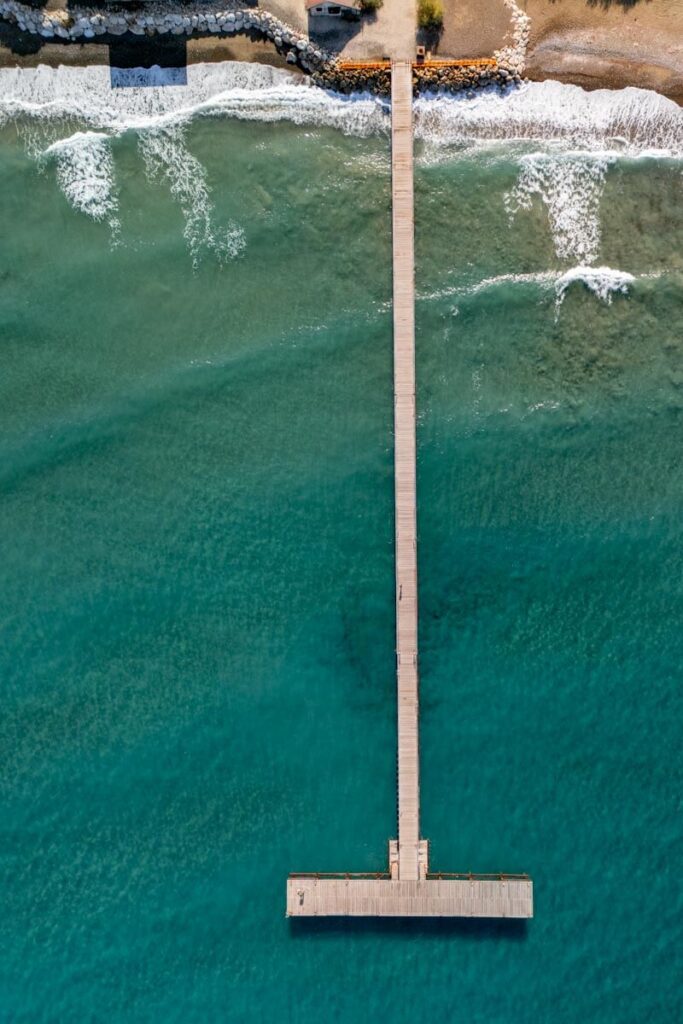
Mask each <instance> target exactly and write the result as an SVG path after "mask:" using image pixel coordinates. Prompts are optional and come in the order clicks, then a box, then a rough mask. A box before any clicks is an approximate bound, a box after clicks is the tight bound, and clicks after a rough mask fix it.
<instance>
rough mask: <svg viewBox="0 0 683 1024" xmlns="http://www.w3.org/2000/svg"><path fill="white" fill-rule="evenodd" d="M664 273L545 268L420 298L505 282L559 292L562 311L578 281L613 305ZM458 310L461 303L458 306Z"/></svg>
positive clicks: (474, 291)
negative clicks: (638, 284)
mask: <svg viewBox="0 0 683 1024" xmlns="http://www.w3.org/2000/svg"><path fill="white" fill-rule="evenodd" d="M659 276H661V275H660V274H659V273H657V272H655V273H649V274H641V275H638V277H636V275H634V274H630V273H629V272H628V271H625V270H616V269H614V268H612V267H593V266H586V265H579V266H576V267H571V269H569V270H565V271H561V270H542V271H536V272H532V273H526V274H498V275H496V276H494V277H485V278H482V280H480V281H475V282H473V283H472V284H469V285H456V286H454V287H452V288H446V289H442V290H440V291H436V292H429V293H423V294H419V295H418V296H417V298H418V300H421V301H433V300H439V299H447V298H453V299H456V300H457V299H466V298H469V297H471V296H475V295H480V294H481V293H483V292H488V291H493V290H496V289H498V288H501V287H503V286H505V285H536V286H537V287H538V288H539V289H540V290H541V291H553V292H554V293H555V309H556V313H557V312H559V309H560V306H561V305H562V303H563V302H564V299H565V296H566V294H567V292H568V290H569V289H570V288H571V287H572V286H573V285H576V284H582V285H583V286H584V287H585V288H586V289H587V290H588V291H589V292H591V293H592V294H593V295H595V296H596V298H598V299H600V301H601V302H604V303H606V304H607V305H611V303H612V300H613V298H614V296H615V295H617V294H620V295H628V293H629V291H630V288H631V286H632V285H634V284H635V282H636V281H637V280H638V279H639V278H640V279H643V280H645V279H647V280H650V279H652V278H657V277H659ZM455 310H456V311H457V306H456V307H455Z"/></svg>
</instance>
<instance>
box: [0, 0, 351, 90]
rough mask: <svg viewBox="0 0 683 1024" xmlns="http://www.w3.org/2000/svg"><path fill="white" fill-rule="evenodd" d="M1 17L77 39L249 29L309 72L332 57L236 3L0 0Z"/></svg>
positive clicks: (46, 34)
mask: <svg viewBox="0 0 683 1024" xmlns="http://www.w3.org/2000/svg"><path fill="white" fill-rule="evenodd" d="M0 18H3V19H4V20H5V21H8V22H11V23H14V24H16V26H17V28H19V29H20V30H21V31H22V32H30V33H32V34H35V35H39V36H42V37H43V38H44V39H63V40H65V41H79V42H83V41H84V40H88V39H94V38H95V37H96V36H98V37H101V36H123V35H125V34H126V33H127V32H130V33H132V34H133V35H136V36H154V35H160V36H162V35H175V36H181V35H186V36H190V35H194V34H197V35H232V34H239V33H246V34H249V33H253V34H254V36H255V37H257V38H259V37H260V38H266V39H270V40H271V42H272V43H273V44H274V46H275V48H276V49H277V50H278V51H279V52H281V53H283V54H284V56H285V58H286V60H287V63H289V64H296V65H298V66H299V67H301V68H303V70H304V71H309V72H313V71H316V70H318V69H321V68H323V67H325V66H327V65H329V64H330V63H332V62H333V59H334V58H333V57H332V55H331V54H329V53H326V52H325V51H324V50H321V49H320V48H319V47H318V46H316V45H315V44H314V43H312V42H311V41H310V39H308V38H307V36H304V35H301V34H300V33H299V32H297V31H296V30H295V29H293V28H290V27H289V25H286V24H285V23H284V22H282V21H280V20H279V19H278V18H275V17H273V16H272V15H271V14H268V12H267V11H261V10H258V9H256V8H253V7H245V6H243V5H241V4H239V3H228V4H225V5H222V6H221V7H220V8H216V7H213V6H209V5H208V4H207V5H204V4H201V5H199V4H192V5H191V6H181V5H178V4H177V3H170V2H169V3H163V2H162V3H152V4H145V6H144V7H143V8H138V9H137V10H126V9H122V8H118V9H117V8H101V7H99V8H98V7H78V6H73V7H69V9H68V10H57V11H43V10H41V9H40V8H34V7H29V6H27V5H26V4H22V3H20V2H18V0H0Z"/></svg>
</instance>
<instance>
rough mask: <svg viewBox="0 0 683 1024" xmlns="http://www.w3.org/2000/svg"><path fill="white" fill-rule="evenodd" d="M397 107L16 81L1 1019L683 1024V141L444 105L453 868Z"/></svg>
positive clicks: (436, 378) (600, 113) (439, 615)
mask: <svg viewBox="0 0 683 1024" xmlns="http://www.w3.org/2000/svg"><path fill="white" fill-rule="evenodd" d="M388 129H389V116H388V108H387V106H386V104H384V103H382V102H380V101H378V100H374V99H370V98H356V99H343V98H339V97H333V96H331V95H328V94H325V93H323V92H320V91H317V90H315V89H313V88H308V87H306V86H305V85H301V84H299V80H298V79H295V78H293V77H290V76H289V75H288V74H287V73H285V72H280V71H274V70H271V69H267V68H259V67H255V66H250V67H249V66H244V65H239V64H232V65H213V66H202V65H199V66H193V67H190V68H189V71H188V83H187V84H186V85H175V86H169V87H165V88H163V87H153V88H145V87H143V86H133V87H122V88H117V89H114V90H112V89H111V87H110V80H109V70H108V69H106V68H90V69H80V70H76V69H65V68H61V69H59V70H56V71H53V70H49V69H47V68H40V69H38V70H36V71H11V70H4V71H0V369H1V372H0V584H1V585H0V645H1V649H0V681H1V690H0V694H1V697H0V699H1V708H2V713H1V715H0V786H1V790H0V792H1V798H0V800H1V803H0V808H1V809H0V893H1V903H0V907H1V912H0V1022H2V1024H48V1022H49V1024H72V1022H73V1024H86V1022H88V1024H90V1022H92V1024H96V1022H107V1024H147V1022H149V1024H162V1022H163V1024H176V1022H177V1024H195V1022H202V1024H214V1022H216V1024H218V1022H230V1024H233V1022H234V1024H238V1022H239V1024H241V1022H245V1024H247V1022H248V1024H252V1022H253V1024H257V1022H268V1024H270V1022H286V1024H300V1022H301V1024H321V1022H322V1024H326V1022H343V1024H361V1022H368V1021H373V1022H374V1021H383V1020H384V1021H388V1022H391V1024H415V1022H417V1021H422V1022H430V1024H441V1022H444V1024H455V1022H458V1024H546V1022H548V1024H587V1022H591V1024H593V1022H594V1024H669V1022H671V1024H680V1022H681V1020H683V985H682V982H681V979H682V978H683V926H682V921H683V895H682V892H681V883H680V876H681V868H682V867H683V825H682V817H681V811H682V807H681V803H682V800H681V794H682V792H683V754H682V753H681V722H682V719H683V690H682V687H681V676H680V666H681V662H682V660H683V629H682V619H683V434H682V429H683V112H682V111H681V109H680V108H679V107H677V106H675V105H674V104H673V103H671V102H669V101H668V100H666V99H663V98H662V97H660V96H657V95H655V94H654V93H647V92H643V91H638V90H634V89H628V90H625V91H623V92H606V91H600V92H595V93H590V94H589V93H584V92H583V91H582V90H580V89H578V88H575V87H572V86H562V85H558V84H555V83H544V84H537V85H529V86H526V87H523V88H522V89H521V90H518V91H517V92H513V93H511V94H509V95H507V96H505V97H503V96H501V95H499V94H497V93H496V94H484V95H481V96H480V97H479V98H477V99H475V100H469V101H468V100H465V99H448V98H445V97H435V98H431V99H429V98H424V99H420V100H419V101H418V102H417V103H416V130H417V142H416V154H417V166H416V252H417V290H418V302H417V353H418V366H417V369H418V408H419V427H418V442H419V456H418V458H419V532H420V549H419V556H420V600H421V627H420V628H421V636H420V642H421V686H422V689H421V698H422V699H421V741H422V747H421V766H422V819H423V827H422V831H423V835H425V836H426V837H428V838H429V839H430V841H431V866H432V868H433V869H434V870H439V869H441V870H444V871H467V870H472V871H481V872H484V871H509V872H517V871H527V872H529V873H530V874H531V875H532V877H533V879H534V883H535V918H534V919H533V920H532V921H530V922H529V923H528V924H526V923H519V922H504V921H503V922H481V921H480V922H472V921H451V922H444V921H428V922H420V921H405V920H404V921H401V920H398V921H393V922H392V921H382V922H373V921H358V920H356V921H344V920H326V921H312V922H311V921H308V922H306V921H294V922H289V921H287V920H286V919H285V916H284V910H285V903H284V897H285V879H286V876H287V873H288V872H289V871H337V870H341V871H344V870H348V871H368V870H370V871H371V870H384V869H385V867H386V863H387V840H388V839H389V838H390V837H392V836H394V835H395V832H396V823H395V813H396V794H395V758H396V752H395V690H394V682H395V680H394V653H393V649H394V621H393V615H394V591H393V585H394V580H393V528H394V524H393V477H392V457H393V445H392V334H391V305H390V299H391V234H390V232H391V221H390V161H389V150H390V139H389V130H388Z"/></svg>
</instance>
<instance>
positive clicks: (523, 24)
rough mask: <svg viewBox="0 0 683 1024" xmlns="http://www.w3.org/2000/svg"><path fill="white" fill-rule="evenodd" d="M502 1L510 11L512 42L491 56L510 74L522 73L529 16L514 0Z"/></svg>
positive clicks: (529, 25) (527, 41)
mask: <svg viewBox="0 0 683 1024" xmlns="http://www.w3.org/2000/svg"><path fill="white" fill-rule="evenodd" d="M503 3H504V4H505V6H506V7H507V9H508V10H509V11H510V19H511V21H512V43H511V44H510V45H508V46H504V47H503V48H502V49H500V50H496V51H495V53H494V54H493V56H494V57H495V59H496V61H497V62H498V67H499V68H502V69H504V70H505V71H507V72H508V73H509V74H511V75H512V76H516V75H521V74H523V73H524V67H525V64H526V51H527V47H528V45H529V32H530V31H531V18H530V17H529V15H528V14H525V13H524V11H523V10H522V9H521V7H518V6H517V4H516V3H515V0H503Z"/></svg>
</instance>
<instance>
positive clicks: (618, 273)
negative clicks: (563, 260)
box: [555, 266, 651, 307]
mask: <svg viewBox="0 0 683 1024" xmlns="http://www.w3.org/2000/svg"><path fill="white" fill-rule="evenodd" d="M648 276H651V275H648ZM635 280H636V279H635V277H634V276H633V274H629V273H627V272H626V271H625V270H613V269H612V268H611V267H586V266H579V267H572V269H571V270H567V271H566V272H565V273H564V274H561V275H560V276H559V277H558V278H557V279H556V281H555V296H556V303H557V306H558V307H559V306H561V305H562V302H563V300H564V297H565V295H566V293H567V289H568V288H570V287H571V285H573V284H576V283H577V282H580V283H581V284H582V285H584V287H586V288H587V289H588V290H589V291H590V292H592V293H593V295H596V296H597V297H598V298H599V299H600V300H601V301H602V302H606V303H607V305H608V306H609V305H611V303H612V297H613V296H614V295H616V294H618V293H620V294H622V295H626V294H628V291H629V288H630V286H631V285H632V284H633V283H634V282H635Z"/></svg>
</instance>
